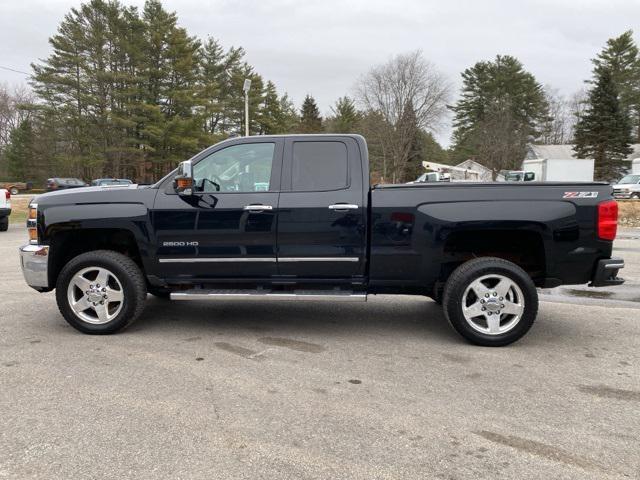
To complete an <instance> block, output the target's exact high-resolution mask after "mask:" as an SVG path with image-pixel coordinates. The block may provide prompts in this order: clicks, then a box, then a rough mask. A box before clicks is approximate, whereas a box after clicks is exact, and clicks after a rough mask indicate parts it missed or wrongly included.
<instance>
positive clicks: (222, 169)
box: [152, 137, 284, 280]
mask: <svg viewBox="0 0 640 480" xmlns="http://www.w3.org/2000/svg"><path fill="white" fill-rule="evenodd" d="M283 143H284V142H283V140H282V139H260V138H259V137H254V138H243V139H238V140H232V141H230V142H225V143H223V144H222V145H217V146H215V147H213V148H212V149H209V150H205V151H204V152H203V153H202V154H200V155H199V156H198V157H196V158H195V159H194V160H193V176H194V180H195V185H196V188H195V189H194V194H193V195H192V196H186V197H185V196H180V195H177V194H176V193H175V191H174V190H173V188H172V187H171V186H170V185H169V186H167V188H163V189H161V190H160V191H159V192H158V195H157V197H156V202H155V205H154V210H153V212H152V222H153V227H154V231H155V241H156V246H157V255H156V257H157V259H158V265H157V267H158V271H159V273H160V276H161V277H163V278H169V279H172V278H173V279H176V278H177V279H185V280H193V279H194V278H203V279H205V278H234V277H243V278H265V277H267V278H268V277H271V276H273V275H276V274H277V264H276V225H277V223H276V220H277V215H278V195H279V193H278V190H279V187H280V172H281V169H282V149H283Z"/></svg>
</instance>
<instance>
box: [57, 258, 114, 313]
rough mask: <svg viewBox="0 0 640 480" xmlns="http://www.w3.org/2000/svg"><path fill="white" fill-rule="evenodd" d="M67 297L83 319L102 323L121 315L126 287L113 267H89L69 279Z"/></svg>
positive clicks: (74, 310)
mask: <svg viewBox="0 0 640 480" xmlns="http://www.w3.org/2000/svg"><path fill="white" fill-rule="evenodd" d="M67 299H68V301H69V306H70V307H71V310H73V313H75V314H76V316H77V317H78V318H79V319H80V320H82V321H84V322H87V323H92V324H95V325H101V324H103V323H108V322H110V321H111V320H113V319H114V318H116V317H117V316H118V314H119V313H120V311H121V310H122V306H123V304H124V291H123V289H122V284H121V283H120V280H118V278H117V277H116V276H115V275H114V274H113V273H111V272H110V271H109V270H107V269H106V268H102V267H88V268H83V269H82V270H80V271H79V272H78V273H76V274H75V275H74V276H73V278H72V279H71V281H70V282H69V287H68V288H67Z"/></svg>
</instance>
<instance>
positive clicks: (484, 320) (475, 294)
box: [462, 274, 524, 335]
mask: <svg viewBox="0 0 640 480" xmlns="http://www.w3.org/2000/svg"><path fill="white" fill-rule="evenodd" d="M462 313H463V315H464V318H465V320H466V321H467V323H468V324H469V325H470V326H471V328H473V329H474V330H477V331H478V332H481V333H485V334H487V335H501V334H503V333H507V332H508V331H510V330H512V329H513V328H514V327H515V326H516V325H517V324H518V322H519V321H520V319H521V318H522V314H523V313H524V296H523V294H522V290H521V289H520V287H519V286H518V285H517V284H516V283H515V282H514V281H513V280H511V279H510V278H508V277H505V276H504V275H499V274H490V275H484V276H482V277H480V278H478V279H476V280H474V281H473V282H472V283H471V284H470V285H469V286H468V287H467V289H466V290H465V292H464V295H463V296H462Z"/></svg>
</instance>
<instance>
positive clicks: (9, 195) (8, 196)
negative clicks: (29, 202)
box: [4, 190, 11, 200]
mask: <svg viewBox="0 0 640 480" xmlns="http://www.w3.org/2000/svg"><path fill="white" fill-rule="evenodd" d="M4 198H6V199H7V200H11V192H10V191H9V190H5V192H4Z"/></svg>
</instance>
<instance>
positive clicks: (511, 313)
mask: <svg viewBox="0 0 640 480" xmlns="http://www.w3.org/2000/svg"><path fill="white" fill-rule="evenodd" d="M442 304H443V307H444V312H445V316H446V317H447V319H448V320H449V323H451V325H452V326H453V328H454V329H455V330H456V331H457V332H458V333H459V334H460V335H462V336H463V337H464V338H466V339H467V340H469V341H470V342H471V343H475V344H477V345H483V346H489V347H500V346H503V345H508V344H510V343H512V342H515V341H516V340H518V339H519V338H521V337H522V336H523V335H524V334H525V333H527V332H528V331H529V329H530V328H531V326H532V325H533V322H534V321H535V318H536V315H537V313H538V293H537V291H536V287H535V285H534V284H533V281H532V280H531V278H530V277H529V275H528V274H527V273H526V272H525V271H524V270H522V269H521V268H520V267H519V266H517V265H516V264H514V263H512V262H509V261H507V260H503V259H501V258H494V257H484V258H477V259H474V260H470V261H468V262H466V263H464V264H462V265H460V266H459V267H458V268H457V269H456V270H455V271H454V272H453V273H452V274H451V276H450V277H449V279H448V280H447V283H446V285H445V289H444V296H443V301H442Z"/></svg>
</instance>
